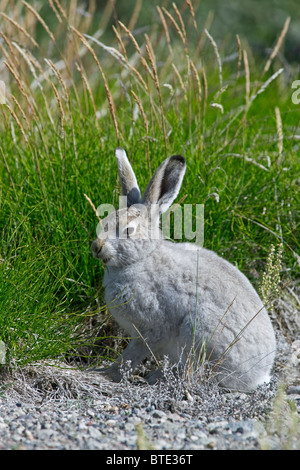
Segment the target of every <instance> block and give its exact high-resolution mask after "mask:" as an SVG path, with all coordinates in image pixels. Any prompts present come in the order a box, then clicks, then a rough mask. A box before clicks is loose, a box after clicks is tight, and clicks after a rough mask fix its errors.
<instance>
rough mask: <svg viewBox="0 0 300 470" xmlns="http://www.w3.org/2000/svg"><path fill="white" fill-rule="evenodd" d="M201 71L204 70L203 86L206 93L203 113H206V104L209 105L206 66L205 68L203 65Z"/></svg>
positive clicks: (204, 94)
mask: <svg viewBox="0 0 300 470" xmlns="http://www.w3.org/2000/svg"><path fill="white" fill-rule="evenodd" d="M201 71H202V80H203V88H204V93H203V114H205V111H206V106H207V98H208V85H207V78H206V73H205V68H204V66H203V65H202V67H201Z"/></svg>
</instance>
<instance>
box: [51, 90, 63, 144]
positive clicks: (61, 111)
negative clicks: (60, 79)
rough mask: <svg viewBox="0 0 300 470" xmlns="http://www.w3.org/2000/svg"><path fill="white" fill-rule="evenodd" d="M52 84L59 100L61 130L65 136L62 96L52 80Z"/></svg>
mask: <svg viewBox="0 0 300 470" xmlns="http://www.w3.org/2000/svg"><path fill="white" fill-rule="evenodd" d="M50 85H51V88H52V90H53V92H54V94H55V97H56V101H57V104H58V108H59V114H60V130H61V136H62V137H63V135H64V122H65V113H64V108H63V105H62V101H61V99H60V96H59V93H58V91H57V88H56V86H55V85H54V83H53V82H50Z"/></svg>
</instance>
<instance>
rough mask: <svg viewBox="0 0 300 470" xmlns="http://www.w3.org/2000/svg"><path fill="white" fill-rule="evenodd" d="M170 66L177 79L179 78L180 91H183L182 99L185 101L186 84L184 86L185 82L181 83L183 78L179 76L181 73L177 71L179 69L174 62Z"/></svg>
mask: <svg viewBox="0 0 300 470" xmlns="http://www.w3.org/2000/svg"><path fill="white" fill-rule="evenodd" d="M172 68H173V70H174V72H175V74H176V77H177V78H178V80H179V83H180V87H181V89H182V91H183V97H184V101H187V95H186V86H185V84H184V83H183V80H182V78H181V75H180V73H179V70H178V68H177V67H176V65H175V64H172Z"/></svg>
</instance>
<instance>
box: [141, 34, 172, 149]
mask: <svg viewBox="0 0 300 470" xmlns="http://www.w3.org/2000/svg"><path fill="white" fill-rule="evenodd" d="M145 37H146V52H147V55H148V58H149V61H150V64H151V68H152V72H153V73H152V76H153V81H154V85H155V88H156V90H157V94H158V99H159V107H160V115H161V123H162V130H163V134H164V140H165V149H166V148H167V141H168V136H167V131H166V123H165V113H164V107H163V99H162V96H161V93H160V85H159V78H158V73H157V67H156V58H155V55H154V51H153V48H152V44H151V42H150V39H149V37H148V36H147V34H146V35H145ZM151 104H152V102H151Z"/></svg>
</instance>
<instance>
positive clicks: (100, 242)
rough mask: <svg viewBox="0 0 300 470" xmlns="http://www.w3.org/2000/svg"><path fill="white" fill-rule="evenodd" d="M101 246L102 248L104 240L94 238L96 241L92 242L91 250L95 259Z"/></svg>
mask: <svg viewBox="0 0 300 470" xmlns="http://www.w3.org/2000/svg"><path fill="white" fill-rule="evenodd" d="M103 246H104V240H101V239H100V238H96V240H94V241H93V243H92V246H91V250H92V253H93V255H94V256H95V258H98V257H99V255H100V253H101V250H102V248H103Z"/></svg>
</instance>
